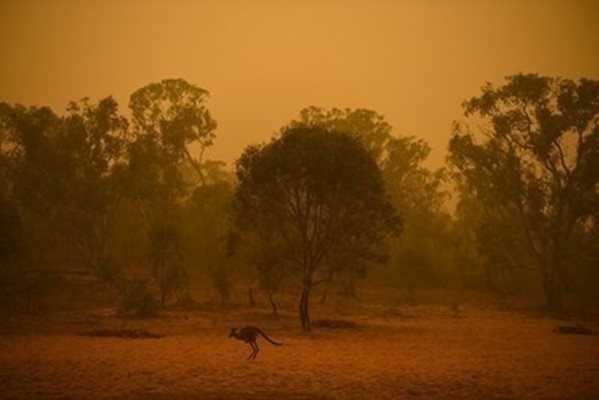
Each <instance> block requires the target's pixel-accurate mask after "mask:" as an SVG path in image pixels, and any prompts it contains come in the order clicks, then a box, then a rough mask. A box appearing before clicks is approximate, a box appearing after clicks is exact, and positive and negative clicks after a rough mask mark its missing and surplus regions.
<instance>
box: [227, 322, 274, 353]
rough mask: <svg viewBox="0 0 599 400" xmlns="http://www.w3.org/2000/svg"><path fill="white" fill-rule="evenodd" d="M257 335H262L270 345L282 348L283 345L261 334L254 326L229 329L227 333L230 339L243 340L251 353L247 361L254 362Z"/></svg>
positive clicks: (256, 351) (257, 349) (256, 350)
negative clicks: (250, 348)
mask: <svg viewBox="0 0 599 400" xmlns="http://www.w3.org/2000/svg"><path fill="white" fill-rule="evenodd" d="M258 335H262V337H263V338H264V339H266V340H268V341H269V342H270V343H272V344H274V345H275V346H282V345H283V343H278V342H275V341H274V340H272V339H271V338H269V337H268V336H266V333H264V332H262V330H261V329H260V328H256V327H255V326H251V325H250V326H246V327H243V328H241V329H240V330H237V329H235V328H232V329H231V333H229V337H230V338H235V339H237V340H243V341H244V342H246V343H248V344H249V345H250V346H251V347H252V353H251V354H250V356H249V357H248V360H255V359H256V356H257V355H258V352H259V351H260V348H259V347H258V343H256V338H257V337H258Z"/></svg>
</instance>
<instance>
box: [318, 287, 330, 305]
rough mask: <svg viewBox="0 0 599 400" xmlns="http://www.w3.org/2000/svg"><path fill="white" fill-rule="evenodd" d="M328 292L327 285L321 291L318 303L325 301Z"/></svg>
mask: <svg viewBox="0 0 599 400" xmlns="http://www.w3.org/2000/svg"><path fill="white" fill-rule="evenodd" d="M328 294H329V288H328V286H326V287H325V288H324V291H323V292H322V297H321V298H320V304H324V302H325V301H327V296H328Z"/></svg>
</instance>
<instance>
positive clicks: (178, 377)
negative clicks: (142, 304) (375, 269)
mask: <svg viewBox="0 0 599 400" xmlns="http://www.w3.org/2000/svg"><path fill="white" fill-rule="evenodd" d="M265 313H266V312H264V313H262V314H260V313H259V312H253V313H252V312H245V313H242V312H236V313H233V312H229V313H228V314H226V315H224V316H222V315H218V314H216V313H210V312H189V313H182V312H181V313H171V314H169V315H168V316H166V317H163V318H162V319H160V320H158V321H127V322H126V324H128V326H135V327H142V328H151V329H153V330H154V331H158V332H162V333H165V334H166V335H167V336H166V337H164V338H161V339H126V338H98V337H85V336H80V335H78V334H77V332H80V331H82V330H84V329H87V328H89V327H94V326H96V327H97V326H100V325H101V326H104V325H106V324H110V323H111V324H118V323H120V324H123V322H118V321H117V322H115V321H113V320H109V319H102V318H103V317H101V316H98V315H91V316H84V317H81V316H67V317H64V318H63V320H64V321H67V322H68V323H67V324H64V323H62V322H61V323H59V324H58V325H57V326H59V328H56V329H46V330H45V331H44V332H39V330H37V333H26V334H24V333H23V332H20V333H18V334H17V333H15V332H10V331H7V332H4V333H2V335H0V398H2V399H9V398H26V399H33V398H36V399H37V398H56V399H71V398H72V399H87V398H90V399H91V398H105V399H118V398H139V399H142V398H143V399H148V398H149V399H154V398H156V399H162V398H165V399H166V398H175V399H184V398H185V399H186V398H194V399H211V398H223V399H236V398H253V399H275V398H276V399H285V398H297V399H303V398H323V399H329V398H330V399H400V398H439V399H447V398H450V399H453V398H455V399H462V398H463V399H496V398H497V399H504V398H505V399H510V398H531V399H558V398H560V399H561V398H570V399H585V398H588V399H599V336H576V335H562V334H557V333H553V332H552V329H553V328H554V327H555V326H557V325H559V324H560V323H561V322H560V321H558V320H554V319H549V318H544V317H539V316H525V315H521V314H516V313H508V312H498V311H481V310H474V309H472V310H466V311H464V312H462V315H461V316H460V317H458V318H455V317H452V316H451V315H450V313H449V312H444V311H443V310H442V309H441V310H436V309H434V308H413V309H410V310H409V312H408V315H405V314H404V315H403V316H393V317H390V316H387V317H385V316H384V314H380V315H378V312H373V313H372V315H371V316H369V317H364V316H362V317H359V316H355V315H354V316H353V317H352V320H354V321H357V322H358V323H360V325H361V328H360V329H355V330H342V331H341V330H330V329H315V330H314V331H313V332H311V333H310V334H302V333H300V332H298V329H297V327H296V326H297V322H296V321H295V319H294V318H292V316H291V315H290V316H289V317H288V318H287V319H285V318H283V319H282V320H272V319H269V318H266V317H265V316H264V315H265ZM64 321H63V322H64ZM242 321H246V322H248V323H251V322H253V323H257V324H259V325H260V326H263V327H265V329H266V330H267V332H268V333H270V334H271V336H272V337H273V338H275V339H277V340H280V341H283V342H284V346H282V347H273V346H271V345H269V344H268V343H266V342H265V341H263V340H261V341H260V342H259V343H260V345H261V348H262V351H261V353H260V354H259V356H258V358H257V360H256V361H253V362H252V361H247V360H246V357H247V355H248V354H249V352H250V348H249V346H248V345H246V344H245V343H242V342H239V341H235V340H232V339H228V338H227V336H226V335H227V333H228V332H227V331H228V326H231V325H235V324H237V325H239V324H240V323H241V322H242ZM29 322H30V323H31V324H33V325H32V326H33V328H32V329H31V330H32V331H34V332H35V331H36V329H34V328H35V324H41V325H43V326H47V325H48V324H47V323H44V322H43V321H35V320H34V321H29Z"/></svg>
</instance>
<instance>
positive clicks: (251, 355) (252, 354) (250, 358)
mask: <svg viewBox="0 0 599 400" xmlns="http://www.w3.org/2000/svg"><path fill="white" fill-rule="evenodd" d="M248 344H249V345H250V347H251V348H252V352H251V353H250V355H249V357H248V360H253V359H254V354H256V347H254V342H248Z"/></svg>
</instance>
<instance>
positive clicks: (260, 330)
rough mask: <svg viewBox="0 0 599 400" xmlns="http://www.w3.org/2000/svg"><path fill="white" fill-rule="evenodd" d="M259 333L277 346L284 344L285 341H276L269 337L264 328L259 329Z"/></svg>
mask: <svg viewBox="0 0 599 400" xmlns="http://www.w3.org/2000/svg"><path fill="white" fill-rule="evenodd" d="M258 333H260V334H261V335H262V337H263V338H264V339H266V340H267V341H269V342H270V343H272V344H274V345H275V346H282V345H283V343H279V342H275V341H274V340H272V339H271V338H269V337H268V336H266V333H264V332H263V331H262V329H258Z"/></svg>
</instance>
